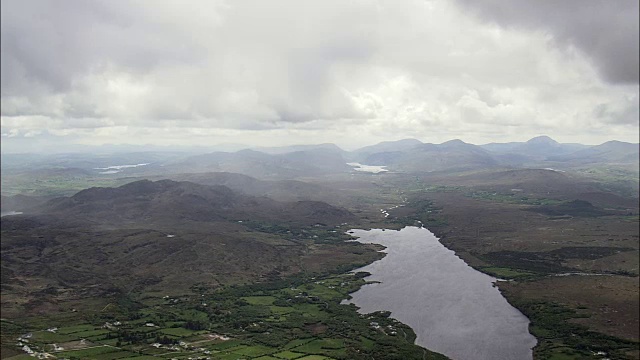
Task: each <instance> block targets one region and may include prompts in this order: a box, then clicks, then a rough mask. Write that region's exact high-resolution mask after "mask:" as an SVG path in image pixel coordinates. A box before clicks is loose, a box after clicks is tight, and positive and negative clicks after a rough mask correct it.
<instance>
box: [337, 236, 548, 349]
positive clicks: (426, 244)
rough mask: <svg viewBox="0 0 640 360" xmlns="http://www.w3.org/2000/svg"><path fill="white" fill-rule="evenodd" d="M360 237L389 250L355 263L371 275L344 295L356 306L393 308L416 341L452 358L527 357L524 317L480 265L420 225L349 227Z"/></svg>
mask: <svg viewBox="0 0 640 360" xmlns="http://www.w3.org/2000/svg"><path fill="white" fill-rule="evenodd" d="M349 233H350V234H351V235H354V236H357V237H358V240H357V241H359V242H362V243H375V244H381V245H384V246H385V247H386V249H385V250H384V252H385V253H387V255H386V256H385V257H384V258H383V259H382V260H379V261H376V262H374V263H372V264H369V265H367V266H365V267H363V268H360V269H358V270H356V271H367V272H369V273H371V276H369V277H367V280H368V281H379V282H380V283H376V284H370V285H366V286H363V287H362V288H361V289H360V290H358V291H356V292H355V293H353V294H351V295H352V297H353V298H352V299H351V300H350V301H349V302H352V303H354V304H355V305H357V306H358V307H359V308H360V310H359V311H360V312H361V313H370V312H373V311H377V310H387V311H391V316H392V317H393V318H395V319H397V320H399V321H401V322H403V323H405V324H407V325H409V326H411V327H412V328H413V330H414V331H415V332H416V335H417V338H416V344H418V345H420V346H423V347H426V348H428V349H430V350H433V351H437V352H439V353H442V354H444V355H446V356H448V357H450V358H451V359H454V360H483V359H487V360H489V359H491V360H501V359H505V360H507V359H508V360H520V359H523V360H524V359H532V351H531V349H532V348H533V347H534V346H535V344H536V339H535V338H534V337H533V336H532V335H531V334H529V330H528V325H529V320H528V319H527V317H525V316H524V315H523V314H522V313H520V312H519V311H518V310H517V309H515V308H514V307H512V306H511V305H510V304H509V303H508V302H507V301H506V299H505V298H504V297H503V296H502V294H500V292H499V291H498V289H497V288H496V287H494V286H493V284H494V282H495V281H496V279H495V278H493V277H491V276H488V275H486V274H483V273H481V272H478V271H476V270H474V269H473V268H471V267H470V266H469V265H467V264H466V263H465V262H464V261H463V260H462V259H460V258H459V257H458V256H456V255H455V253H454V252H453V251H451V250H449V249H447V248H446V247H444V245H442V244H441V243H440V242H439V241H438V239H437V238H436V237H435V235H433V233H431V232H430V231H429V230H427V229H425V228H418V227H405V228H403V229H402V230H397V231H396V230H381V229H373V230H351V231H350V232H349Z"/></svg>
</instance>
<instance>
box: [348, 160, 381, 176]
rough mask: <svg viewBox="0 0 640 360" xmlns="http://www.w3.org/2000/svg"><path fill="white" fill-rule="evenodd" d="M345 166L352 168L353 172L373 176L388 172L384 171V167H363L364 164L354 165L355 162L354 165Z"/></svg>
mask: <svg viewBox="0 0 640 360" xmlns="http://www.w3.org/2000/svg"><path fill="white" fill-rule="evenodd" d="M347 165H349V166H353V170H355V171H362V172H369V173H373V174H377V173H381V172H386V171H389V170H387V169H385V168H386V166H378V165H364V164H360V163H355V162H354V163H347Z"/></svg>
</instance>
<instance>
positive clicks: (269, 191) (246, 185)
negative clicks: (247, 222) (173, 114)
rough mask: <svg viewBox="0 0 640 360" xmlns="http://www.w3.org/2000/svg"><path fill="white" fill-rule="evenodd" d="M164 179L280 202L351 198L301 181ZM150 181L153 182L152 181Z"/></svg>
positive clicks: (217, 175) (208, 176) (219, 176)
mask: <svg viewBox="0 0 640 360" xmlns="http://www.w3.org/2000/svg"><path fill="white" fill-rule="evenodd" d="M158 178H160V177H158ZM162 178H168V179H170V180H175V181H189V182H193V183H196V184H201V185H224V186H226V187H228V188H230V189H231V190H233V191H234V192H238V193H243V194H245V195H252V196H267V197H269V198H272V199H274V200H278V201H300V200H316V201H325V202H329V203H331V204H340V203H341V202H342V201H343V200H344V199H345V198H348V197H349V196H348V195H347V194H344V193H343V192H342V191H340V190H338V189H334V188H332V187H327V186H323V185H319V184H314V183H309V182H303V181H298V180H259V179H256V178H253V177H250V176H248V175H243V174H236V173H228V172H210V173H197V174H175V175H167V176H163V177H162ZM149 180H153V179H152V178H149Z"/></svg>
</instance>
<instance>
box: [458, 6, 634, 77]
mask: <svg viewBox="0 0 640 360" xmlns="http://www.w3.org/2000/svg"><path fill="white" fill-rule="evenodd" d="M457 1H458V2H459V3H460V4H461V5H462V7H463V8H464V9H466V10H470V11H471V12H473V13H475V14H477V15H479V16H481V17H482V18H484V19H487V20H490V21H495V22H496V23H497V24H499V25H501V26H505V27H516V28H526V29H539V30H545V31H548V32H550V33H551V34H552V35H553V37H554V38H555V39H556V40H557V41H559V43H561V44H564V45H566V44H572V45H574V46H575V47H577V48H578V49H580V50H581V51H583V52H584V53H585V54H586V55H587V56H589V57H590V58H591V59H592V61H593V63H594V64H595V65H596V66H597V68H598V70H599V71H600V74H601V76H602V77H603V78H604V79H605V80H606V81H608V82H611V83H619V84H625V83H638V73H639V67H640V65H639V62H638V50H639V48H638V44H639V39H638V33H639V28H638V17H639V14H638V10H639V2H638V0H614V1H611V0H561V1H558V0H535V1H534V0H509V1H501V0H457Z"/></svg>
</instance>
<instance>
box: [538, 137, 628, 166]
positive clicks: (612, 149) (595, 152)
mask: <svg viewBox="0 0 640 360" xmlns="http://www.w3.org/2000/svg"><path fill="white" fill-rule="evenodd" d="M639 146H640V145H638V144H632V143H627V142H622V141H607V142H605V143H603V144H600V145H597V146H591V147H588V148H586V149H582V150H579V151H575V152H572V153H569V154H563V155H557V156H552V157H549V160H552V161H558V162H573V163H580V164H590V163H616V164H618V163H620V164H638V161H639Z"/></svg>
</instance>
